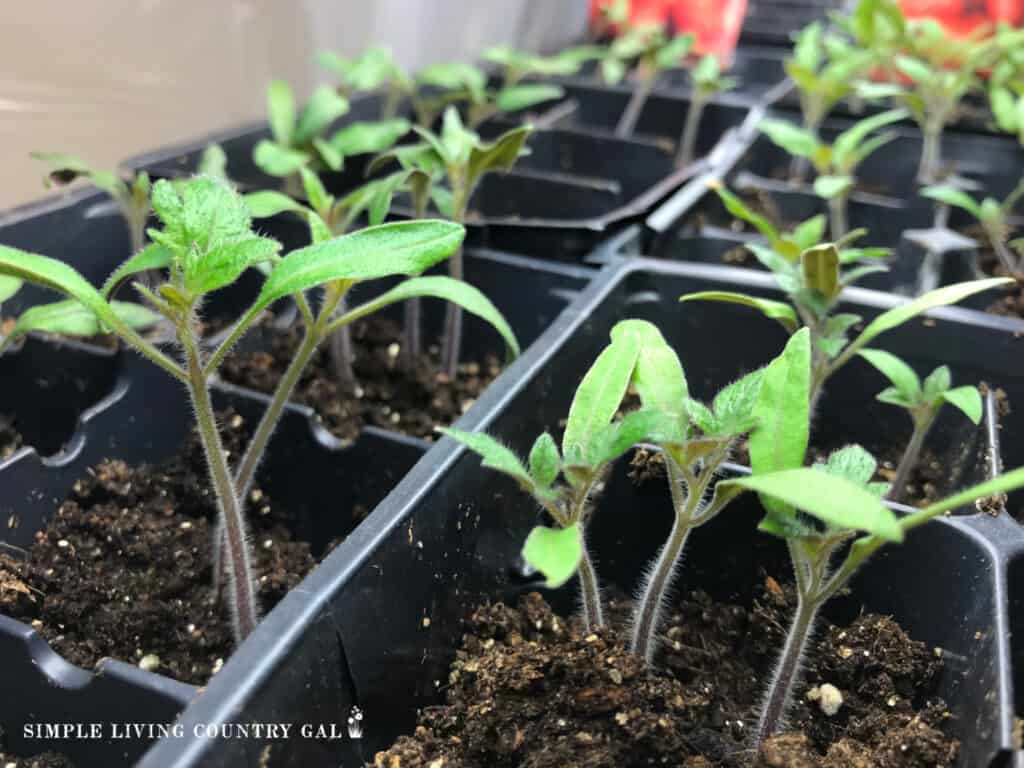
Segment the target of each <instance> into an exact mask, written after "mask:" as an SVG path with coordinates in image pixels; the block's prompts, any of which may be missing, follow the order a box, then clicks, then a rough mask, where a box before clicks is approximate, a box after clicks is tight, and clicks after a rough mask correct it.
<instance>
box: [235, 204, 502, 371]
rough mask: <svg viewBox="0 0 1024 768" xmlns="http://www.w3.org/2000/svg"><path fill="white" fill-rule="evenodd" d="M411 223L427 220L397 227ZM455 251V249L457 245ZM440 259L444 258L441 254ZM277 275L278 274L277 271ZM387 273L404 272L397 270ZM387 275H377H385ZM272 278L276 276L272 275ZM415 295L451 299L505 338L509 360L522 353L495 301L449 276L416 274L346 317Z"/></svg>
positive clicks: (363, 314)
mask: <svg viewBox="0 0 1024 768" xmlns="http://www.w3.org/2000/svg"><path fill="white" fill-rule="evenodd" d="M409 223H427V222H404V223H403V224H400V225H398V226H404V225H405V224H409ZM383 226H384V227H393V226H396V225H394V224H385V225H383ZM371 229H377V228H375V227H370V228H369V229H363V230H360V231H359V232H356V233H355V235H359V234H362V233H363V232H368V231H370V230H371ZM346 237H354V235H347V236H346ZM338 239H340V238H336V239H335V240H332V241H331V242H332V243H336V242H337V241H338ZM430 247H431V248H434V249H435V251H434V252H433V253H440V252H442V251H443V249H444V248H445V247H449V246H447V245H445V246H442V245H431V246H430ZM452 250H454V248H453V249H452ZM449 253H450V251H449ZM290 258H291V255H289V256H286V257H285V259H284V261H287V260H288V259H290ZM431 258H432V256H431ZM441 258H445V257H444V256H441ZM437 261H440V259H437ZM274 274H276V270H275V273H274ZM387 274H401V273H399V272H398V271H395V272H391V273H387ZM387 274H383V275H376V276H377V277H386V276H387ZM271 278H273V274H272V275H271ZM334 279H338V278H334ZM340 279H345V280H349V279H372V278H351V277H342V278H340ZM268 282H269V281H268ZM416 296H422V297H433V298H437V299H444V300H445V301H450V302H452V303H453V304H458V305H459V306H460V307H462V308H463V309H464V310H466V311H467V312H469V313H470V314H472V315H476V316H477V317H479V318H481V319H482V320H485V321H486V322H487V323H489V324H490V325H491V326H492V327H493V328H494V329H495V330H496V331H497V332H498V333H499V334H500V335H501V337H502V339H504V341H505V346H506V348H507V350H508V357H509V359H512V358H514V357H516V356H517V355H518V354H519V342H518V341H517V340H516V336H515V333H514V332H513V330H512V328H511V326H509V324H508V321H506V320H505V318H504V317H503V316H502V314H501V313H500V312H499V311H498V309H497V307H495V306H494V304H492V303H491V300H490V299H488V298H487V297H486V296H485V295H484V294H483V293H481V292H480V290H478V289H477V288H474V287H473V286H472V285H470V284H469V283H466V282H463V281H462V280H454V279H452V278H450V277H440V276H437V277H417V278H414V279H411V280H404V281H402V282H401V283H399V284H398V285H396V286H395V287H394V288H392V289H391V290H390V291H387V292H386V293H383V294H381V295H380V296H378V297H377V298H375V299H373V300H372V301H368V302H366V303H365V304H361V305H359V306H358V307H355V308H353V309H352V310H350V311H349V312H348V313H347V314H346V317H350V318H351V319H352V320H354V319H356V318H357V317H363V316H365V315H368V314H371V313H372V312H376V311H377V310H379V309H381V308H382V307H386V306H388V305H389V304H394V303H396V302H399V301H405V300H406V299H411V298H414V297H416ZM264 306H266V305H264ZM250 312H251V310H250Z"/></svg>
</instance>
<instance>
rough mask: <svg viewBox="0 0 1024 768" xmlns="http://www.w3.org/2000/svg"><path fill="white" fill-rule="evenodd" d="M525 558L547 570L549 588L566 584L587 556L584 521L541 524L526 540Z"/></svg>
mask: <svg viewBox="0 0 1024 768" xmlns="http://www.w3.org/2000/svg"><path fill="white" fill-rule="evenodd" d="M523 559H524V560H525V561H526V562H527V563H529V564H530V565H531V566H533V567H534V568H535V569H537V570H538V571H540V572H541V573H542V574H544V577H545V579H546V580H547V581H546V584H547V586H548V587H549V588H551V589H556V588H558V587H560V586H562V585H563V584H565V582H567V581H568V580H569V579H571V578H572V576H573V574H574V573H576V569H577V568H579V565H580V561H582V560H583V544H582V542H581V541H580V524H579V523H573V524H572V525H570V526H569V527H568V528H547V527H544V526H540V525H539V526H537V527H536V528H534V529H533V530H532V531H530V535H529V536H527V537H526V543H525V544H523Z"/></svg>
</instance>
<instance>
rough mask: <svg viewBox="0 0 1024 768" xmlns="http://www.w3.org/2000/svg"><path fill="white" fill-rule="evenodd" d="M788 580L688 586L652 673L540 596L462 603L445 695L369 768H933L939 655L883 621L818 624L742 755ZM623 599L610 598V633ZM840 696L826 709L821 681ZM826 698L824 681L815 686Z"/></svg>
mask: <svg viewBox="0 0 1024 768" xmlns="http://www.w3.org/2000/svg"><path fill="white" fill-rule="evenodd" d="M794 604H795V597H794V595H793V592H792V589H790V588H783V587H780V586H779V584H778V582H776V581H775V580H774V579H772V578H771V577H768V576H766V577H765V578H764V583H763V586H762V588H761V589H760V590H759V594H758V596H757V597H756V599H754V601H753V603H752V604H750V605H732V604H728V603H718V602H715V601H713V600H712V599H711V598H710V597H709V596H708V595H707V594H705V593H703V592H700V591H694V592H690V593H688V594H687V595H686V596H685V597H684V599H682V601H680V602H679V603H678V604H677V607H676V608H675V609H674V611H673V612H672V614H671V615H670V616H669V617H668V621H667V622H666V625H665V632H664V634H663V639H664V641H663V645H662V648H661V652H660V655H659V656H658V658H657V660H656V665H655V668H654V669H646V668H645V667H644V665H643V663H642V661H641V660H640V659H639V658H637V657H635V656H633V655H632V654H630V653H629V652H628V651H627V650H626V638H625V637H624V636H623V633H622V632H621V631H619V630H617V629H611V630H602V631H600V632H597V633H593V634H586V633H584V632H583V631H582V630H581V627H580V625H579V623H578V621H577V620H575V619H573V620H569V621H566V620H565V619H564V618H562V617H560V616H557V615H555V614H554V613H553V612H552V610H551V608H550V607H549V606H548V605H547V603H546V602H545V601H544V600H543V598H542V597H541V596H540V595H538V594H536V593H534V594H530V595H527V596H525V597H523V598H522V599H521V600H520V602H519V605H518V607H517V608H512V607H509V606H507V605H504V604H501V603H499V604H496V605H489V606H485V607H482V608H480V609H478V610H477V611H476V612H475V613H474V614H473V616H472V618H471V619H470V621H469V623H468V626H467V631H466V634H465V635H464V637H463V644H462V647H461V649H460V650H459V651H458V653H457V655H456V658H455V661H454V663H453V664H452V666H451V670H450V673H449V678H448V686H447V688H446V696H445V699H446V703H445V704H443V705H440V706H434V707H428V708H426V709H425V710H423V711H422V712H421V713H420V715H419V720H418V727H417V728H416V731H415V733H414V734H413V735H411V736H402V737H400V738H399V739H398V741H397V742H395V744H394V745H392V747H391V748H390V749H389V750H387V751H386V752H381V753H378V754H377V755H376V757H375V760H374V763H373V765H374V766H376V767H377V768H428V766H444V768H479V767H480V766H488V768H527V767H528V768H566V767H567V766H580V767H586V768H633V767H636V768H639V767H640V766H651V765H671V766H682V767H683V768H716V767H718V766H722V767H727V768H751V767H753V766H770V767H771V768H857V767H861V768H869V767H870V768H896V767H897V766H899V768H914V767H920V768H925V766H928V768H935V766H949V765H951V764H952V763H953V761H954V760H955V758H956V755H957V751H958V748H959V744H958V742H957V741H956V740H955V739H953V738H950V737H948V736H946V735H944V733H943V726H944V724H945V722H946V721H947V720H949V719H950V718H952V717H953V716H954V715H952V714H951V713H950V712H948V711H947V709H946V705H945V703H944V702H943V701H942V700H941V699H940V698H938V697H937V696H936V695H935V686H936V681H937V679H938V673H939V671H940V669H941V667H942V664H943V659H942V651H941V650H939V649H936V648H931V647H928V646H927V645H925V644H924V643H921V642H917V641H914V640H912V639H910V638H909V637H908V636H907V635H906V633H905V632H904V631H903V630H902V629H901V628H900V626H899V625H898V624H897V623H896V622H894V621H893V620H892V619H890V618H887V617H885V616H878V615H874V614H864V615H861V616H859V617H858V618H857V619H856V620H854V621H853V623H852V624H850V625H849V626H845V627H838V626H833V625H831V624H829V623H827V622H825V621H822V622H821V626H820V627H819V629H818V632H817V634H816V636H815V638H814V639H813V640H812V641H811V646H810V652H809V654H808V658H807V664H806V667H805V672H804V677H803V682H802V683H801V684H800V685H799V687H798V688H797V689H796V691H795V692H794V693H795V695H794V698H793V701H794V703H793V705H792V708H791V712H790V718H789V724H788V728H789V730H787V732H786V733H784V734H783V735H781V736H778V737H776V738H774V739H771V740H769V741H768V742H766V743H765V745H764V747H763V750H762V752H761V756H760V759H759V758H758V756H757V755H755V754H754V753H753V752H752V750H751V745H750V735H751V731H752V730H753V729H754V727H755V726H756V722H757V711H758V704H759V703H760V697H761V695H762V691H763V690H764V687H765V684H766V681H767V679H768V677H769V675H770V671H771V668H772V664H773V662H774V660H775V658H776V656H777V654H778V652H779V650H780V649H781V647H782V643H783V640H784V635H785V627H786V626H787V624H788V620H789V618H790V616H791V614H792V611H793V609H794ZM628 607H629V605H628V602H627V601H617V602H613V603H612V604H611V605H610V609H611V615H612V617H613V626H622V624H621V622H622V621H623V620H624V619H625V612H626V611H627V610H628ZM826 684H829V685H831V686H834V687H835V688H836V689H838V691H839V692H840V694H841V696H842V703H841V705H840V707H839V709H838V711H835V712H834V714H832V715H829V714H826V712H825V711H824V709H823V708H822V706H821V705H820V704H819V702H820V701H821V699H820V694H821V686H824V685H826ZM826 690H828V691H829V692H831V691H830V689H826Z"/></svg>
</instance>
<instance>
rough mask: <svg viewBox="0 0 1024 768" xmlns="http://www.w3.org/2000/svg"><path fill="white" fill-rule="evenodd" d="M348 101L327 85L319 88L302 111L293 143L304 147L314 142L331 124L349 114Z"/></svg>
mask: <svg viewBox="0 0 1024 768" xmlns="http://www.w3.org/2000/svg"><path fill="white" fill-rule="evenodd" d="M348 108H349V107H348V100H347V99H345V98H343V97H342V96H339V95H338V93H337V91H335V90H334V89H333V88H331V87H330V86H327V85H321V86H318V87H317V88H315V89H314V90H313V93H312V94H311V95H310V97H309V102H308V103H307V104H306V106H305V107H304V108H303V109H302V114H300V115H299V121H298V123H297V124H296V126H295V135H294V137H293V143H294V144H298V145H302V144H306V143H307V142H310V141H312V140H313V138H314V137H315V136H319V135H320V133H321V132H322V131H323V130H324V129H325V128H326V127H327V126H329V125H330V124H331V123H333V122H334V121H335V120H337V119H338V118H339V117H341V116H342V115H344V114H345V113H346V112H348Z"/></svg>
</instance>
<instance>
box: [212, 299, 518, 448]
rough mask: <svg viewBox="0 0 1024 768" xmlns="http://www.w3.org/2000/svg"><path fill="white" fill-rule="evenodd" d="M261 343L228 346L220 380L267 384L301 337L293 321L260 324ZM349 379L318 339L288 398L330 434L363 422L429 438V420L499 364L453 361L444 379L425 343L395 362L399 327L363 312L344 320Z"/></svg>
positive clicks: (344, 434)
mask: <svg viewBox="0 0 1024 768" xmlns="http://www.w3.org/2000/svg"><path fill="white" fill-rule="evenodd" d="M265 328H266V330H267V333H268V335H269V340H270V344H269V348H268V349H266V350H262V351H244V352H243V351H235V352H232V353H231V354H230V355H228V357H227V358H226V359H225V360H224V364H223V366H222V367H221V370H220V372H219V373H220V376H221V378H223V379H224V380H225V381H229V382H231V383H232V384H237V385H239V386H243V387H250V388H252V389H255V390H258V391H260V392H273V391H274V388H275V387H276V386H277V383H278V381H280V379H281V376H282V375H283V373H284V371H285V369H286V368H287V366H288V363H289V362H290V361H291V359H292V356H293V353H294V351H295V350H296V349H297V348H298V346H299V344H300V342H301V341H302V328H301V324H297V325H294V326H293V327H292V328H290V329H288V330H284V331H282V330H274V329H272V328H271V327H270V326H269V325H268V326H265ZM352 339H353V345H354V347H355V364H354V368H355V375H356V380H357V384H356V385H355V386H347V385H344V384H342V383H341V382H339V381H338V379H337V377H336V376H335V375H334V373H333V371H332V368H331V360H330V355H329V353H328V352H327V347H326V345H324V346H322V347H321V349H320V350H319V351H318V352H317V353H316V355H315V356H314V357H313V359H312V360H311V361H310V364H309V365H308V366H307V367H306V370H305V372H304V373H303V375H302V378H301V380H300V381H299V385H298V387H297V388H296V392H295V399H296V400H298V401H300V402H303V403H306V404H307V405H309V406H311V407H312V408H313V409H314V410H316V412H317V414H319V416H320V418H321V419H322V420H323V423H324V426H326V427H327V429H329V430H330V431H331V433H332V434H334V435H336V436H338V437H340V438H342V439H345V440H352V439H354V438H355V437H356V436H357V435H358V434H359V430H360V429H361V428H362V427H363V425H364V424H372V425H374V426H378V427H383V428H385V429H390V430H392V431H398V432H402V433H404V434H407V435H411V436H413V437H422V438H427V439H433V438H434V437H435V433H434V428H435V427H438V426H448V425H450V424H451V423H452V422H454V421H455V420H456V419H458V418H459V417H460V416H461V415H462V414H463V413H465V412H466V410H467V409H468V408H469V406H470V405H472V404H473V402H474V401H475V400H476V398H477V397H479V395H480V393H481V392H482V391H483V390H484V389H485V388H486V387H487V385H488V384H490V383H491V382H492V381H493V380H494V379H495V377H496V376H497V375H498V374H499V373H500V372H501V363H500V361H499V360H498V358H496V357H488V358H487V359H486V360H484V361H483V362H482V363H480V362H466V363H462V364H461V365H460V366H459V371H458V375H457V376H456V378H455V380H454V381H452V380H451V379H449V378H448V376H447V374H445V373H444V372H443V371H442V370H441V365H440V351H439V349H438V348H437V347H436V346H434V347H430V348H429V349H428V350H427V351H426V352H425V353H424V354H423V355H421V356H420V359H419V360H417V361H416V363H415V366H414V367H413V369H412V370H411V371H406V370H404V369H403V366H402V362H401V345H400V340H401V328H400V327H399V325H398V324H397V323H395V322H393V321H391V320H388V319H387V318H382V317H371V318H368V319H367V320H364V321H361V322H358V323H355V324H353V325H352Z"/></svg>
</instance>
